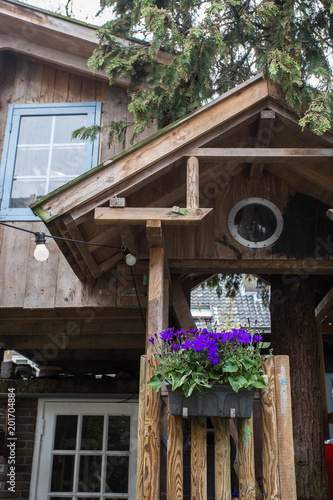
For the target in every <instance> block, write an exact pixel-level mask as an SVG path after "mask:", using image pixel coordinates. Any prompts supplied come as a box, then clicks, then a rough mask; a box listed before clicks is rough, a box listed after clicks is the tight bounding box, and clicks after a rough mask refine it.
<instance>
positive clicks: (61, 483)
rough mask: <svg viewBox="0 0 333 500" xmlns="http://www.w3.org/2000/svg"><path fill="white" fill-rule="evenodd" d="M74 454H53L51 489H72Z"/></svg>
mask: <svg viewBox="0 0 333 500" xmlns="http://www.w3.org/2000/svg"><path fill="white" fill-rule="evenodd" d="M74 458H75V457H74V455H54V457H53V465H52V479H51V491H63V492H70V491H73V476H74Z"/></svg>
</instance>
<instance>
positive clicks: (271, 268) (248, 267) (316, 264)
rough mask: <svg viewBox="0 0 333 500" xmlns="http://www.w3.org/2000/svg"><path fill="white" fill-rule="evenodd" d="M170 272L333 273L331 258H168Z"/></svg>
mask: <svg viewBox="0 0 333 500" xmlns="http://www.w3.org/2000/svg"><path fill="white" fill-rule="evenodd" d="M169 268H170V273H171V274H184V273H185V274H200V275H201V274H216V271H217V270H218V272H221V273H226V274H227V273H235V272H237V273H240V272H248V273H251V274H261V273H265V274H281V273H283V272H287V273H293V274H295V273H296V274H300V275H302V274H327V275H332V274H333V260H324V259H304V260H298V259H270V260H268V259H237V260H231V259H230V260H229V259H213V260H210V259H193V260H190V259H169Z"/></svg>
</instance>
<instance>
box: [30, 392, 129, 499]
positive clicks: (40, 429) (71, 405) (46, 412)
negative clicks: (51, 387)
mask: <svg viewBox="0 0 333 500" xmlns="http://www.w3.org/2000/svg"><path fill="white" fill-rule="evenodd" d="M78 414H81V415H110V416H117V415H120V416H122V415H126V416H130V418H131V420H130V422H131V423H130V453H129V471H128V482H129V484H128V494H117V495H116V497H115V494H112V493H104V494H102V493H96V492H95V493H85V492H83V493H81V492H80V493H78V495H79V496H80V497H86V498H89V497H94V498H96V497H100V498H103V499H112V498H122V497H123V498H124V499H128V500H132V499H133V498H135V497H136V496H135V495H136V494H135V492H136V466H137V437H138V435H137V433H138V402H137V401H136V400H133V399H131V402H130V403H123V402H121V400H120V401H119V402H118V401H117V400H116V399H113V400H106V399H103V400H100V399H70V400H69V399H46V398H45V399H44V398H43V399H42V398H41V399H39V401H38V411H37V422H36V434H35V446H34V456H33V463H32V473H31V483H30V495H29V499H30V500H47V499H49V493H50V492H49V489H50V485H51V475H52V456H53V455H52V451H53V443H54V434H55V423H56V416H57V415H78ZM112 495H113V497H112ZM56 496H57V497H65V498H68V497H70V495H68V493H67V494H66V493H57V494H56ZM72 498H76V497H75V496H73V497H72Z"/></svg>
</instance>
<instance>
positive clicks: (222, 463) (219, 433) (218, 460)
mask: <svg viewBox="0 0 333 500" xmlns="http://www.w3.org/2000/svg"><path fill="white" fill-rule="evenodd" d="M212 420H213V424H214V431H215V432H214V436H215V443H214V444H215V459H214V463H215V498H218V499H219V500H230V498H231V477H230V472H231V469H230V428H229V419H228V418H220V417H216V418H214V419H212Z"/></svg>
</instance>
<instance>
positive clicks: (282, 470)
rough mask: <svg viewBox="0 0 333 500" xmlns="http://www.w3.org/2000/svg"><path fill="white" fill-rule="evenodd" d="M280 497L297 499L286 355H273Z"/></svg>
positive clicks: (287, 359)
mask: <svg viewBox="0 0 333 500" xmlns="http://www.w3.org/2000/svg"><path fill="white" fill-rule="evenodd" d="M274 374H275V391H276V417H277V436H278V448H279V476H280V498H281V499H282V498H288V500H297V493H296V476H295V457H294V453H293V450H294V437H293V419H292V412H291V386H290V371H289V357H288V356H274Z"/></svg>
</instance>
